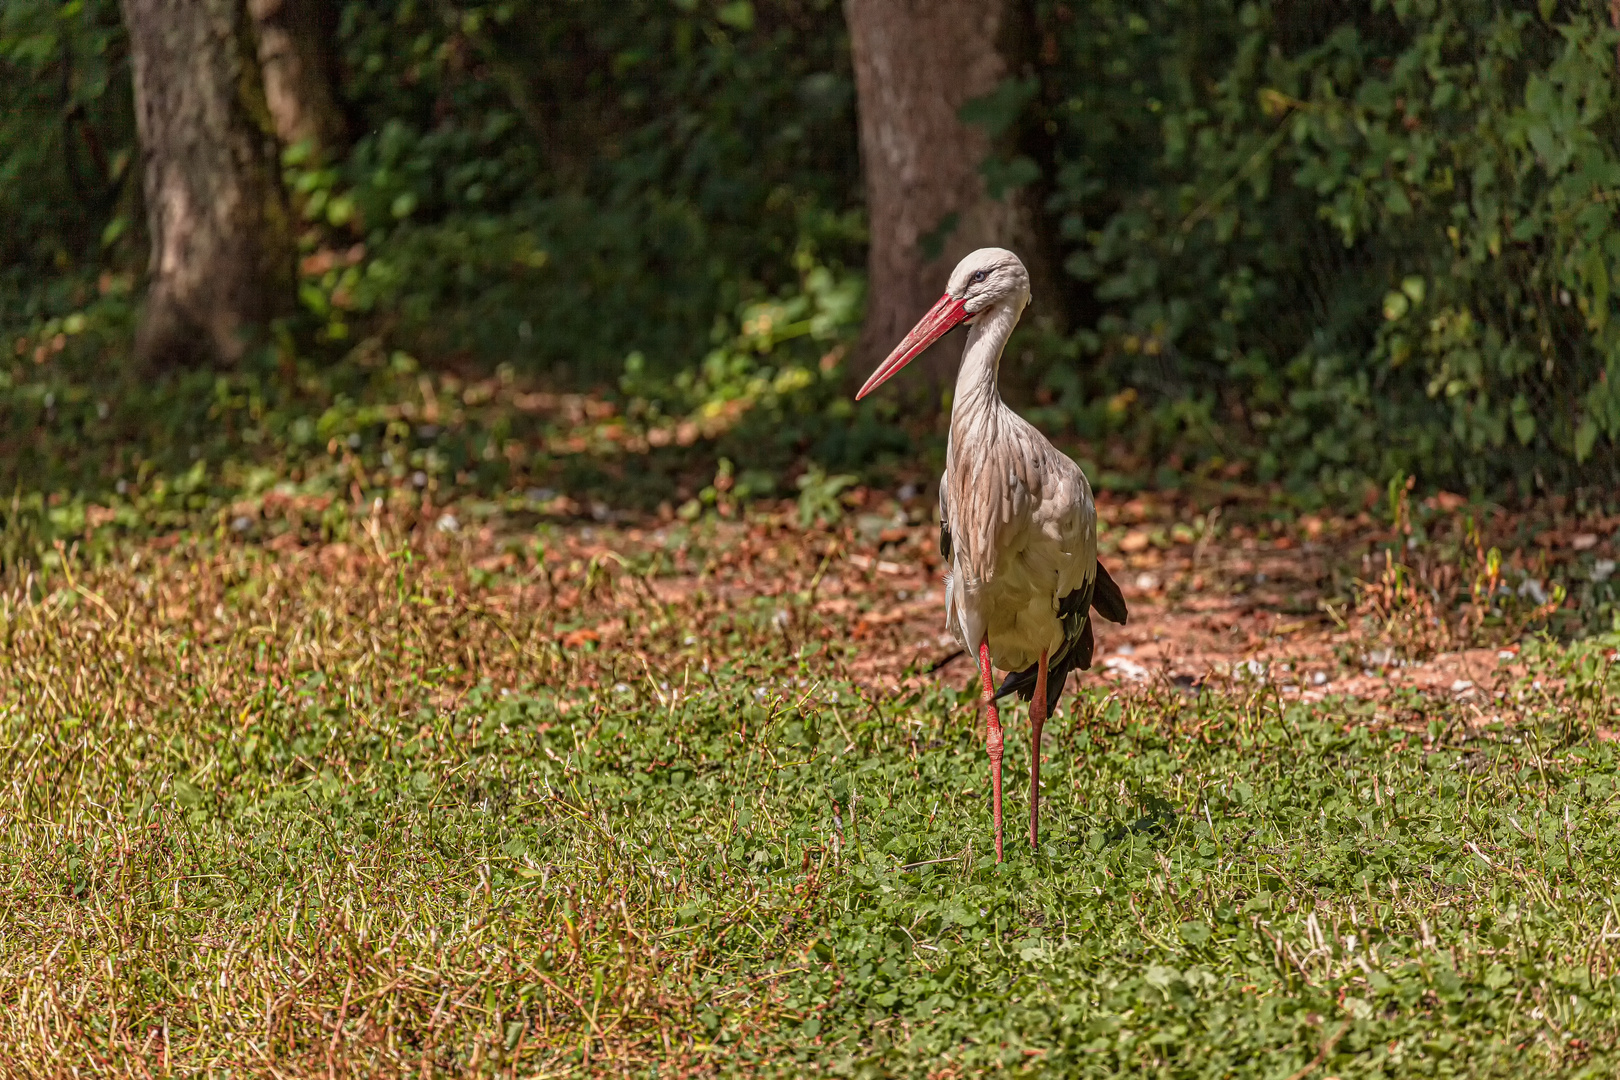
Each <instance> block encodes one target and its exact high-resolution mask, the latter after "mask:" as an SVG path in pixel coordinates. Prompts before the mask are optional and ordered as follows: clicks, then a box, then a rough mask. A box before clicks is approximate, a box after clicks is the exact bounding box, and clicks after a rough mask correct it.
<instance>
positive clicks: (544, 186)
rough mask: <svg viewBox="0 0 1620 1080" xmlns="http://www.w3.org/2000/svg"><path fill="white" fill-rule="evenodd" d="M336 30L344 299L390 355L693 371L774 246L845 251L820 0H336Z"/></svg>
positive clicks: (854, 251)
mask: <svg viewBox="0 0 1620 1080" xmlns="http://www.w3.org/2000/svg"><path fill="white" fill-rule="evenodd" d="M342 43H343V50H344V56H345V60H346V64H347V67H348V69H349V70H350V71H352V72H353V73H354V77H353V79H352V80H350V81H349V82H348V83H346V84H345V86H344V87H343V91H344V93H345V95H346V97H347V99H348V103H349V108H350V109H351V110H352V111H353V112H354V113H356V114H357V115H358V116H359V117H360V118H361V123H360V124H359V125H358V126H359V127H360V128H361V130H364V131H365V132H366V134H365V135H363V136H362V137H361V138H360V139H359V140H358V141H357V143H356V145H355V147H354V149H353V151H352V153H351V154H350V155H349V157H348V160H347V161H346V162H345V163H344V165H343V166H342V168H341V170H340V172H341V176H342V183H341V185H340V187H341V189H342V194H341V196H337V197H338V198H341V199H342V200H343V205H344V206H345V207H346V208H349V209H348V211H347V212H349V213H352V219H351V220H349V221H348V224H349V228H350V230H351V231H352V233H353V234H354V237H355V238H356V239H364V240H365V242H366V244H367V247H368V249H369V254H368V257H367V261H366V263H365V264H364V267H363V276H362V278H361V282H360V286H359V287H358V288H357V289H355V290H354V291H353V298H352V302H353V303H354V305H355V306H356V307H358V308H360V309H362V310H368V309H370V310H380V311H383V312H387V313H389V314H390V315H392V316H393V317H394V318H395V319H397V327H396V333H397V334H399V335H400V341H401V342H402V343H403V344H404V345H405V346H406V347H408V348H410V349H411V350H412V351H415V352H418V353H422V354H425V355H444V354H447V353H455V352H459V351H464V350H468V351H471V352H472V353H474V354H475V355H478V356H481V357H485V358H499V359H500V360H504V361H508V362H512V363H515V364H517V365H518V366H519V368H520V369H522V370H536V369H544V370H548V371H550V372H552V373H553V374H554V375H561V376H562V377H563V378H565V379H566V378H573V379H579V380H588V381H596V380H599V379H601V378H602V377H603V376H604V375H607V374H608V373H609V372H612V371H615V370H616V369H617V368H618V366H619V364H620V362H621V361H622V360H623V358H624V357H625V356H627V355H629V354H631V353H632V352H635V353H639V354H640V355H641V356H642V358H643V361H644V363H645V364H646V365H648V367H649V368H650V369H651V370H654V371H658V372H664V373H670V374H673V373H674V372H676V371H679V370H683V369H696V368H698V367H699V366H703V367H704V368H705V369H706V368H707V363H706V362H705V363H703V364H702V365H700V361H701V360H702V357H703V356H704V354H705V353H706V352H707V351H708V349H709V347H710V346H711V344H714V343H717V342H718V337H717V335H716V332H715V321H716V319H717V318H723V317H724V316H726V315H728V314H729V313H731V312H732V311H734V310H737V309H739V308H740V307H743V306H745V305H747V304H750V303H759V302H769V301H770V300H772V299H773V298H776V297H779V296H781V295H782V293H783V292H784V290H788V289H791V288H792V287H793V286H795V285H797V284H798V282H799V279H800V274H801V272H802V271H801V269H800V267H799V266H798V265H797V264H796V262H795V253H797V252H799V251H801V250H803V249H805V248H806V247H809V248H811V249H814V250H816V251H818V252H820V258H821V259H822V260H823V261H825V262H826V263H827V265H828V266H829V267H830V268H831V270H832V272H834V273H837V274H840V275H841V276H842V275H843V274H844V271H842V270H841V268H842V267H846V266H848V267H853V266H856V265H858V264H859V262H860V254H861V253H860V248H859V244H860V241H861V233H860V230H859V228H858V226H857V227H855V228H851V226H850V223H849V220H848V217H847V211H848V209H849V208H850V207H851V206H853V205H854V204H855V201H856V192H857V190H858V175H857V172H856V161H855V139H854V130H853V90H852V85H851V76H850V73H849V70H848V57H847V51H846V47H845V44H844V38H843V32H842V25H841V16H840V12H839V9H838V6H837V4H836V3H834V2H833V0H769V2H762V3H759V4H749V3H733V4H709V3H691V4H671V3H667V2H663V0H658V2H653V0H633V2H626V3H622V4H613V5H607V6H604V5H600V4H587V3H578V2H575V3H567V4H542V3H534V2H527V3H513V2H510V0H501V2H498V3H497V2H472V3H459V4H454V5H452V4H449V3H438V4H394V3H367V2H360V0H351V2H349V3H347V4H346V5H345V6H344V11H343V37H342ZM313 209H314V211H315V212H316V213H319V212H320V210H321V207H320V206H318V205H316V206H314V207H313ZM818 302H819V301H818ZM846 321H847V320H846ZM700 377H701V376H700Z"/></svg>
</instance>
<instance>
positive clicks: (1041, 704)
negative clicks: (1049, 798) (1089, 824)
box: [1029, 652, 1046, 851]
mask: <svg viewBox="0 0 1620 1080" xmlns="http://www.w3.org/2000/svg"><path fill="white" fill-rule="evenodd" d="M1044 723H1046V654H1045V653H1044V652H1043V653H1041V666H1040V667H1038V668H1036V669H1035V696H1034V697H1032V698H1030V699H1029V849H1030V850H1031V851H1039V850H1040V849H1041V725H1042V724H1044Z"/></svg>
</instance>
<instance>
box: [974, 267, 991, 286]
mask: <svg viewBox="0 0 1620 1080" xmlns="http://www.w3.org/2000/svg"><path fill="white" fill-rule="evenodd" d="M989 276H990V275H989V274H986V273H985V272H984V271H983V270H975V271H974V272H973V277H972V278H970V279H969V280H971V281H972V282H973V283H974V284H975V285H977V284H978V283H979V282H981V281H983V280H984V279H985V278H987V277H989Z"/></svg>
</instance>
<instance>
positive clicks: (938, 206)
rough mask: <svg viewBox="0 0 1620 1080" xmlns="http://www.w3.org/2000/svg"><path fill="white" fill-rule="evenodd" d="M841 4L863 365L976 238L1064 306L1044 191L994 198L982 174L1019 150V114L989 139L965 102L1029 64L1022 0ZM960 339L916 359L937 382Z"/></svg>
mask: <svg viewBox="0 0 1620 1080" xmlns="http://www.w3.org/2000/svg"><path fill="white" fill-rule="evenodd" d="M844 14H845V18H846V20H847V22H848V24H849V32H850V49H851V52H852V53H853V56H854V62H855V89H856V98H857V104H858V112H859V120H860V136H861V166H862V170H863V172H864V175H865V181H866V208H867V216H868V219H869V220H870V232H871V248H870V253H869V255H868V260H867V269H868V275H869V278H870V281H869V286H868V294H867V296H868V299H867V313H866V325H865V327H864V328H863V331H862V335H861V344H860V347H859V348H858V349H857V358H858V359H857V366H858V367H860V368H862V369H863V370H861V371H859V372H858V373H856V374H858V377H859V378H864V377H865V371H864V368H865V367H867V366H870V364H872V363H876V362H877V361H878V360H880V359H881V358H882V357H883V356H885V355H886V354H887V353H888V352H889V350H890V349H891V348H893V347H894V345H895V344H897V343H898V342H899V341H900V339H901V338H902V337H904V336H905V333H906V331H907V330H909V329H911V326H912V324H913V323H914V322H915V321H916V320H917V318H918V317H919V316H920V315H922V313H923V312H924V311H926V310H928V307H929V305H931V304H932V303H933V302H934V301H935V300H937V299H939V295H940V293H941V292H943V291H944V288H945V282H946V279H947V278H948V277H949V275H950V272H951V269H952V268H953V267H954V266H955V265H956V263H957V262H958V261H959V260H960V259H961V258H962V256H964V255H966V254H967V253H968V252H970V251H973V250H974V249H976V248H981V247H991V246H995V247H1005V248H1009V249H1011V250H1013V251H1015V252H1016V253H1017V254H1018V255H1019V257H1020V258H1022V259H1023V260H1024V264H1025V265H1026V266H1027V267H1028V268H1029V272H1030V277H1031V281H1032V288H1033V292H1034V304H1033V305H1032V306H1033V309H1034V310H1035V311H1036V312H1052V313H1060V312H1061V310H1062V305H1061V303H1060V298H1059V295H1058V292H1057V290H1058V289H1059V288H1060V284H1059V278H1058V276H1057V274H1056V272H1055V268H1056V266H1057V260H1056V259H1055V258H1054V257H1053V255H1052V252H1053V250H1054V245H1052V244H1051V243H1050V241H1049V240H1048V239H1047V237H1048V236H1049V235H1050V234H1049V232H1048V231H1047V230H1045V229H1043V228H1041V227H1040V215H1039V213H1038V202H1037V200H1036V199H1035V198H1034V197H1033V195H1032V193H1030V192H1029V191H1027V190H1023V191H1020V190H1014V191H1013V192H1011V193H1010V194H1007V195H1006V196H1005V197H1004V198H1000V199H996V198H992V197H991V196H990V193H989V191H988V190H987V189H986V186H985V181H984V177H983V176H982V175H981V173H980V166H981V165H982V164H983V163H984V162H985V160H986V159H987V158H988V157H989V156H990V155H991V154H992V153H998V154H1001V155H1005V154H1007V153H1008V152H1009V151H1010V150H1011V149H1012V145H1011V144H1012V140H1014V139H1015V138H1016V137H1017V134H1018V131H1017V126H1016V125H1014V126H1013V127H1012V128H1009V129H1008V130H1007V131H1006V132H1005V133H1003V134H1002V135H1001V136H999V137H997V138H992V136H991V134H990V132H989V131H988V130H987V129H986V128H985V127H982V126H978V125H973V124H966V123H963V122H962V120H961V119H959V117H958V113H959V111H960V110H961V108H962V106H963V105H965V104H967V103H968V102H970V101H973V100H974V99H976V98H983V97H985V96H986V95H988V94H990V93H991V92H992V91H994V90H996V89H997V88H998V87H1000V86H1001V85H1002V84H1003V83H1004V82H1005V81H1006V80H1008V79H1009V78H1013V77H1024V76H1027V75H1028V74H1029V73H1030V71H1031V68H1030V65H1029V63H1028V60H1029V59H1030V55H1031V45H1032V38H1033V13H1032V12H1030V11H1029V10H1027V6H1026V3H1025V0H844ZM998 142H999V143H1000V145H997V143H998ZM953 336H954V335H953ZM959 351H960V350H959V349H954V350H953V349H951V348H950V347H949V345H948V344H947V345H943V346H937V347H935V348H934V349H931V350H930V355H929V356H928V357H927V358H926V359H924V360H922V361H920V363H921V364H923V365H926V370H927V372H928V375H929V377H930V379H931V380H932V383H933V388H934V389H936V390H937V389H938V387H939V386H941V385H943V384H946V383H948V382H949V380H950V379H951V378H952V377H953V376H954V373H955V369H956V361H957V353H958V352H959ZM914 366H915V365H914ZM857 381H858V379H857ZM936 400H937V396H936Z"/></svg>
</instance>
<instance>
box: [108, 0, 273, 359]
mask: <svg viewBox="0 0 1620 1080" xmlns="http://www.w3.org/2000/svg"><path fill="white" fill-rule="evenodd" d="M122 3H123V10H124V22H125V24H126V26H127V27H128V29H129V42H130V59H131V64H132V67H133V69H134V84H135V127H136V134H137V135H138V137H139V140H140V147H141V164H142V178H143V181H144V187H145V194H146V216H147V226H148V230H149V232H150V233H151V237H150V239H151V245H152V254H151V261H150V265H149V268H148V273H149V278H150V280H149V281H148V288H147V297H146V311H145V314H144V315H143V317H142V320H141V326H140V329H139V330H138V331H137V333H136V340H135V351H136V357H137V359H139V360H141V361H143V362H144V363H146V364H147V365H149V366H175V365H181V364H197V363H207V362H213V361H225V362H231V361H234V360H236V359H238V358H239V357H240V356H241V355H242V352H243V351H244V349H245V348H246V347H247V344H248V340H249V339H250V338H251V337H252V336H253V335H254V333H255V332H256V330H258V329H259V328H262V326H263V325H264V324H265V323H266V322H268V320H270V319H272V318H274V317H275V316H277V315H281V314H284V313H286V312H288V311H291V310H292V308H293V305H294V298H295V291H294V289H295V286H294V266H295V261H296V257H297V247H296V244H295V241H294V236H293V223H292V218H291V216H290V215H289V214H288V211H287V202H286V199H285V197H284V196H283V194H282V190H281V184H280V182H279V179H278V168H277V164H276V156H277V155H276V147H275V139H274V137H273V135H272V134H271V132H270V119H269V115H268V112H267V110H266V106H265V101H264V97H263V90H262V84H261V83H260V81H259V70H258V63H257V61H256V59H255V56H254V43H253V35H252V25H251V24H250V22H249V21H248V16H247V11H246V8H245V7H244V0H122Z"/></svg>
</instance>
